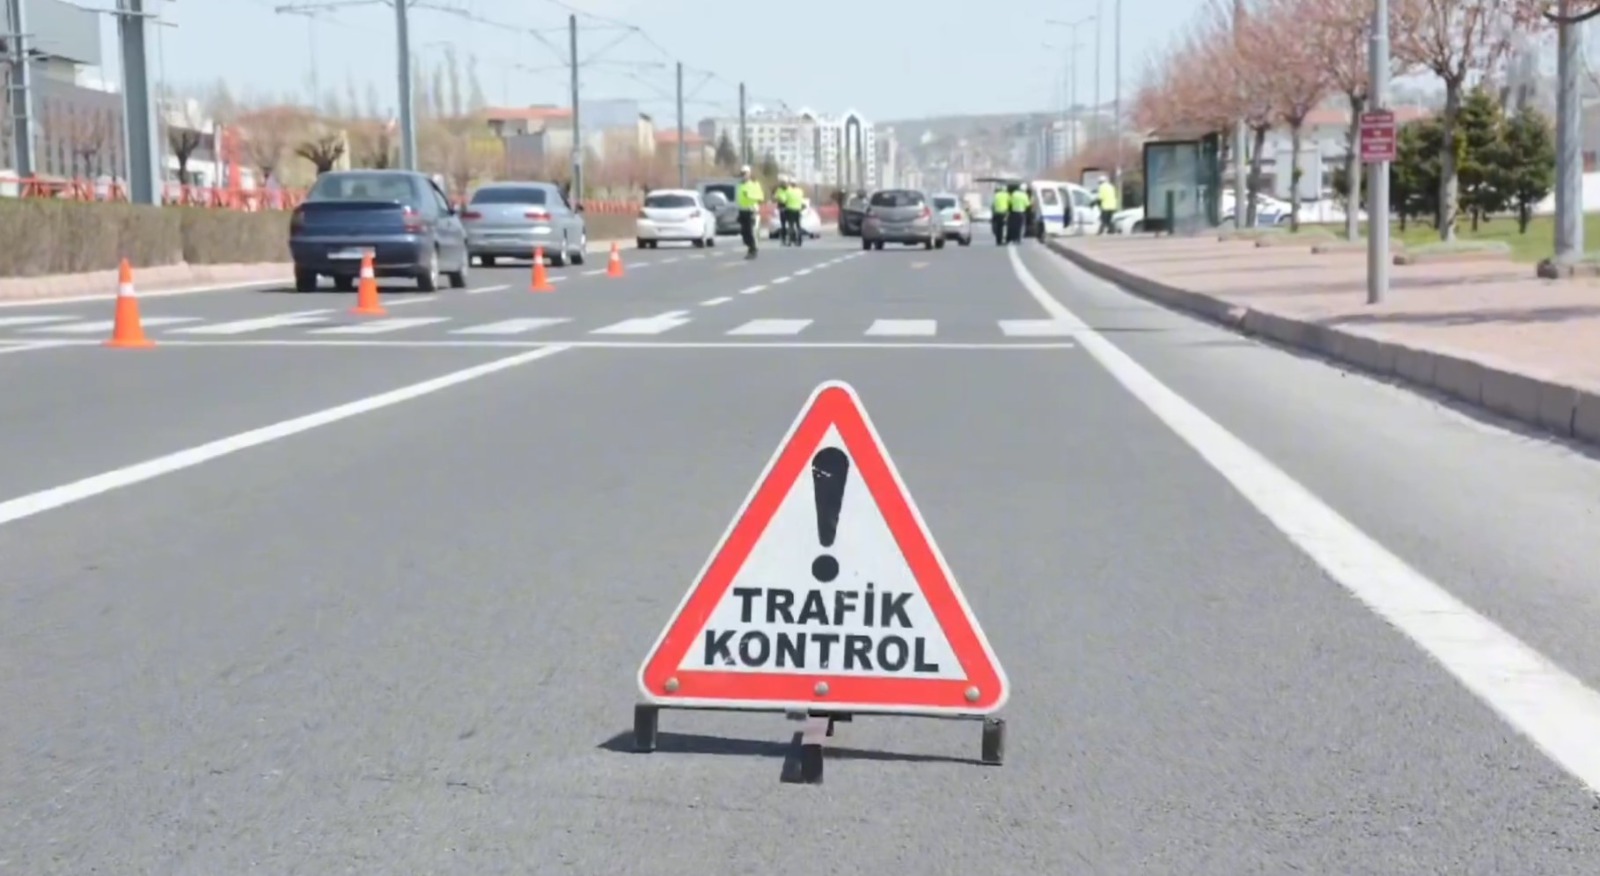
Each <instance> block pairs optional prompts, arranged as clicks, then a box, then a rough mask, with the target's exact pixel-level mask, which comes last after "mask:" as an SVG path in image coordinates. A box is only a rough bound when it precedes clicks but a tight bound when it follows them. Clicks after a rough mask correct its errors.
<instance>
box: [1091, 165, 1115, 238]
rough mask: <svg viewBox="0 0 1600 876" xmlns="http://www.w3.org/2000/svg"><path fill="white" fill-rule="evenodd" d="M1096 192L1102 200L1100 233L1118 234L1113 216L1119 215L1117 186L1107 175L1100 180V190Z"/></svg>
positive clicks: (1099, 199) (1097, 196) (1100, 200)
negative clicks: (1112, 219)
mask: <svg viewBox="0 0 1600 876" xmlns="http://www.w3.org/2000/svg"><path fill="white" fill-rule="evenodd" d="M1095 194H1096V200H1098V201H1099V202H1100V233H1101V234H1116V233H1117V227H1116V224H1115V223H1113V222H1112V221H1111V217H1113V216H1115V215H1117V187H1116V186H1115V185H1113V184H1112V183H1111V179H1110V177H1107V178H1105V179H1103V180H1101V181H1100V191H1098V192H1096V193H1095Z"/></svg>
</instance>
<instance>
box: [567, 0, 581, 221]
mask: <svg viewBox="0 0 1600 876" xmlns="http://www.w3.org/2000/svg"><path fill="white" fill-rule="evenodd" d="M567 58H568V59H569V60H570V62H571V67H572V70H571V72H572V199H573V200H574V201H577V202H579V203H581V202H582V201H583V115H582V111H581V107H580V102H579V100H578V16H577V14H576V13H574V14H572V15H568V16H567Z"/></svg>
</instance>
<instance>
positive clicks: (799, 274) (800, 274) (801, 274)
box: [794, 268, 811, 277]
mask: <svg viewBox="0 0 1600 876" xmlns="http://www.w3.org/2000/svg"><path fill="white" fill-rule="evenodd" d="M809 273H811V269H810V268H801V269H800V270H798V271H795V272H794V275H795V276H796V277H804V276H805V275H807V274H809Z"/></svg>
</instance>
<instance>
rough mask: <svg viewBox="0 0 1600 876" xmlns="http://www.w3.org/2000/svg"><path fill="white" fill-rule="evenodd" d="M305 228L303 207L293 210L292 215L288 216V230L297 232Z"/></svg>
mask: <svg viewBox="0 0 1600 876" xmlns="http://www.w3.org/2000/svg"><path fill="white" fill-rule="evenodd" d="M305 226H306V211H305V208H303V207H296V208H294V213H292V214H290V216H289V229H290V230H297V229H300V228H304V227H305Z"/></svg>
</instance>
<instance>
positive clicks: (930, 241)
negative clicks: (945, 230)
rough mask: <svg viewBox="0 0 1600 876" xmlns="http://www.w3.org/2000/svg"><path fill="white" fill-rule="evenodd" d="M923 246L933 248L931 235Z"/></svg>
mask: <svg viewBox="0 0 1600 876" xmlns="http://www.w3.org/2000/svg"><path fill="white" fill-rule="evenodd" d="M922 248H923V249H933V238H931V237H930V238H928V239H927V240H924V241H923V242H922Z"/></svg>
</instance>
